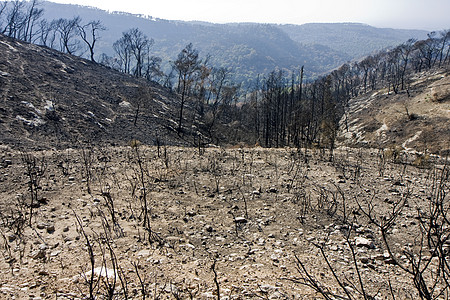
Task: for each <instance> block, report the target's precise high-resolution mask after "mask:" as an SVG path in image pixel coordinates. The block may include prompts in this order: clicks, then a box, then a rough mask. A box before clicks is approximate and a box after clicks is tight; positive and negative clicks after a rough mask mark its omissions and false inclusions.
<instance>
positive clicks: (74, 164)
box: [0, 142, 449, 299]
mask: <svg viewBox="0 0 450 300" xmlns="http://www.w3.org/2000/svg"><path fill="white" fill-rule="evenodd" d="M396 151H398V152H396ZM328 158H329V157H328V153H326V154H323V153H321V152H318V151H313V150H309V151H308V152H307V154H306V156H305V153H304V151H300V152H298V151H297V150H295V149H262V148H235V149H234V148H233V149H231V148H229V149H225V148H207V149H195V148H180V147H161V148H159V149H158V148H156V147H147V146H142V145H139V143H138V142H135V143H133V144H132V146H129V147H116V148H113V147H109V148H95V149H93V148H84V149H78V150H73V149H67V150H60V151H56V150H54V151H44V152H35V153H19V152H17V151H13V150H11V149H10V148H8V147H3V148H2V154H1V157H0V183H1V184H0V189H1V191H0V217H1V220H0V221H1V224H0V225H1V226H0V228H1V231H0V233H1V236H2V238H0V240H1V247H0V252H1V253H2V257H1V259H0V266H1V268H0V270H1V271H0V272H1V273H0V298H2V299H84V298H89V296H90V295H92V296H95V297H96V299H108V293H109V294H110V295H112V296H111V297H110V298H112V299H127V298H128V299H144V298H145V297H147V298H150V299H189V298H191V299H219V297H218V295H217V294H218V293H217V291H218V290H219V295H220V299H315V298H321V295H320V293H318V292H317V289H316V290H314V289H313V288H311V287H307V286H305V285H304V283H306V284H310V285H311V283H312V282H316V283H317V284H318V286H320V287H321V288H322V289H326V288H329V292H334V293H340V294H341V295H343V296H348V295H346V294H345V293H349V295H351V296H352V297H354V298H356V299H357V298H363V296H362V294H361V293H362V292H363V289H362V288H361V283H360V281H359V279H358V274H360V275H361V282H362V286H363V287H364V292H366V293H367V294H368V295H369V294H370V295H372V296H376V298H377V299H386V298H389V299H390V298H391V291H390V288H389V282H390V286H391V288H392V291H393V293H394V294H395V295H396V297H397V298H398V299H405V298H413V299H414V298H416V297H418V295H417V292H416V290H415V288H414V285H413V280H412V276H411V275H410V274H408V272H407V271H405V270H402V269H401V268H399V267H398V266H397V265H395V264H393V258H395V259H397V260H398V262H400V263H402V265H403V264H404V265H405V266H408V265H409V264H408V253H420V254H421V255H422V256H423V257H422V258H423V261H429V262H431V264H430V265H431V266H433V264H434V261H433V260H432V259H431V253H430V252H429V251H428V252H427V251H425V250H424V249H425V247H424V246H423V244H421V239H420V238H419V237H420V236H421V234H420V233H421V230H420V224H421V222H420V221H421V218H418V212H421V211H426V210H427V209H428V207H429V203H430V201H429V200H430V199H435V198H434V197H435V194H436V193H435V192H436V189H435V188H434V187H435V186H436V184H435V183H436V178H438V175H439V174H442V169H443V168H444V161H443V159H442V158H438V157H433V156H426V157H425V156H422V157H419V156H415V155H409V156H408V155H407V154H405V153H403V152H400V151H399V150H396V149H388V150H386V151H384V152H380V151H376V150H368V149H349V148H342V149H339V150H338V151H336V153H335V156H334V159H333V161H331V162H330V161H329V159H328ZM441 178H442V177H441ZM442 182H443V186H442V189H443V191H444V192H446V194H444V198H443V199H444V200H445V201H446V202H447V201H448V200H449V199H448V192H449V185H448V173H447V178H446V179H445V180H443V181H442ZM31 189H33V190H34V191H37V193H36V194H34V195H35V197H34V198H32V196H31ZM32 199H33V200H32ZM31 201H33V205H30V204H31ZM358 204H359V206H358ZM145 206H147V210H145ZM398 208H401V210H398V211H396V209H398ZM371 209H372V210H371ZM146 212H147V218H146V217H145V214H146ZM364 212H366V213H367V212H370V216H372V217H373V218H374V219H376V220H379V221H380V222H385V221H386V220H389V216H391V214H392V213H393V212H394V213H395V214H396V216H397V218H396V219H395V222H393V225H392V227H390V228H389V233H388V241H389V245H390V246H391V250H392V254H390V253H389V252H387V248H386V245H385V244H384V243H383V240H382V238H381V236H380V232H381V231H380V228H379V227H377V226H375V225H374V224H371V223H370V222H369V220H368V218H367V216H366V215H365V214H364ZM383 216H384V218H383ZM144 223H145V224H144ZM384 224H386V222H385V223H384ZM349 229H350V230H349ZM349 245H350V246H349ZM420 249H422V250H424V251H422V252H420V251H419V250H420ZM352 251H353V253H352ZM408 251H409V252H408ZM322 252H323V254H325V257H326V258H327V260H328V263H329V264H330V266H331V267H332V268H333V271H334V272H335V274H336V276H337V277H338V278H340V281H341V282H342V283H343V286H345V291H344V289H343V288H341V287H340V286H339V284H338V282H337V281H336V280H335V277H334V276H333V273H332V272H331V270H330V267H329V266H328V265H327V261H326V260H325V259H324V256H323V255H322ZM391 255H392V256H393V257H392V256H391ZM302 266H304V267H305V269H303V268H302ZM427 270H430V272H428V271H427ZM432 270H433V268H432V267H430V268H429V269H426V272H424V274H425V278H426V280H428V281H427V282H432V281H431V280H432V279H430V278H431V277H427V276H431V274H433V273H432V272H433V271H432ZM305 272H306V273H305ZM92 273H93V274H92ZM91 275H92V276H91ZM308 276H310V277H308ZM308 278H310V279H311V278H312V279H313V280H312V281H311V280H310V281H308ZM345 278H346V279H345ZM302 283H303V284H302ZM440 284H441V283H439V284H438V285H437V286H438V287H439V286H440ZM436 292H437V290H436V291H434V293H436ZM143 295H145V297H144V296H143ZM416 299H417V298H416Z"/></svg>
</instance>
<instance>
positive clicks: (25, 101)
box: [0, 36, 189, 148]
mask: <svg viewBox="0 0 450 300" xmlns="http://www.w3.org/2000/svg"><path fill="white" fill-rule="evenodd" d="M0 53H1V56H0V101H1V105H0V141H1V142H2V143H3V144H7V145H10V146H15V147H29V146H34V147H35V148H55V147H56V148H58V147H65V146H68V145H70V146H72V145H76V143H77V142H80V141H83V142H94V143H102V142H108V143H111V144H125V143H128V142H129V141H130V140H132V139H138V140H140V141H142V142H144V143H146V144H154V143H156V142H157V140H159V141H160V142H162V143H167V144H178V145H184V144H187V139H188V138H187V137H186V135H185V137H184V138H181V137H179V136H178V135H177V134H176V132H175V131H174V130H173V128H176V123H175V121H174V120H176V115H177V110H178V108H177V105H178V98H177V96H176V95H174V94H173V93H171V92H170V91H168V90H166V89H164V88H162V87H161V86H159V85H157V84H152V83H150V82H148V81H145V80H140V79H136V78H134V77H131V76H129V75H126V74H123V73H120V72H117V71H114V70H112V69H109V68H105V67H103V66H101V65H98V64H95V63H92V62H90V61H87V60H84V59H81V58H78V57H74V56H70V55H67V54H63V53H60V52H58V51H55V50H53V49H49V48H45V47H40V46H36V45H33V44H28V43H24V42H21V41H18V40H13V39H10V38H7V37H5V36H0ZM186 116H187V117H188V116H189V110H188V113H187V114H186Z"/></svg>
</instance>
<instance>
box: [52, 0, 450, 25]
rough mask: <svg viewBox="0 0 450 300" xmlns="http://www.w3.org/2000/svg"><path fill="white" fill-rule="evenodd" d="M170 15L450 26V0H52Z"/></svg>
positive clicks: (205, 18)
mask: <svg viewBox="0 0 450 300" xmlns="http://www.w3.org/2000/svg"><path fill="white" fill-rule="evenodd" d="M51 1H52V2H58V3H73V4H80V5H87V6H94V7H98V8H101V9H104V10H110V11H126V12H130V13H135V14H144V15H150V16H153V17H156V18H162V19H168V20H187V21H192V20H199V21H209V22H215V23H226V22H260V23H291V24H304V23H310V22H361V23H366V24H369V25H372V26H377V27H393V28H414V29H427V30H441V29H450V0H307V1H306V0H96V1H92V0H51Z"/></svg>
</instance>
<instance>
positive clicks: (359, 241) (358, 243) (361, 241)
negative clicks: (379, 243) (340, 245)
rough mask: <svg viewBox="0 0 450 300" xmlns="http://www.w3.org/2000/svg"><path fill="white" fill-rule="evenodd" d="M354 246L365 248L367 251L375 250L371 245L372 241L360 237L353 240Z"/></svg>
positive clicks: (373, 245) (372, 244)
mask: <svg viewBox="0 0 450 300" xmlns="http://www.w3.org/2000/svg"><path fill="white" fill-rule="evenodd" d="M355 244H356V246H357V247H366V248H369V249H375V244H374V243H373V241H371V240H369V239H366V238H363V237H360V236H358V237H356V238H355Z"/></svg>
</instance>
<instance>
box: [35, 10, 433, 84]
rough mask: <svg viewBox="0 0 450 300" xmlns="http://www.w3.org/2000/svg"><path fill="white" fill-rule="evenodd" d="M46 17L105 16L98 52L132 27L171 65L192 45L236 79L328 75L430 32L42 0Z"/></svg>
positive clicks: (86, 18)
mask: <svg viewBox="0 0 450 300" xmlns="http://www.w3.org/2000/svg"><path fill="white" fill-rule="evenodd" d="M41 5H42V8H44V13H45V18H47V19H49V20H52V19H57V18H73V17H74V16H80V17H81V19H82V20H83V22H89V21H91V20H100V21H101V22H102V23H103V25H104V26H105V27H106V28H107V30H106V31H104V32H102V33H101V40H100V41H99V43H98V46H97V49H96V53H97V55H100V54H101V53H105V54H107V55H110V56H112V55H114V51H113V48H112V44H113V43H114V42H115V41H116V40H118V39H119V38H120V37H121V36H122V33H123V32H125V31H127V30H128V29H130V28H139V29H140V30H141V31H142V32H143V33H145V34H146V35H147V36H148V37H149V38H152V39H154V41H155V43H154V46H153V49H152V51H153V53H154V55H155V56H159V57H161V58H162V60H163V62H165V63H166V69H167V67H168V65H169V64H168V63H169V62H170V61H173V60H174V59H176V56H177V54H178V53H179V52H180V51H181V49H183V48H184V46H186V45H187V44H188V43H193V45H194V47H195V48H196V49H198V50H199V52H200V55H201V56H203V57H205V56H206V55H208V54H209V55H211V63H212V64H213V65H214V66H217V67H228V68H231V69H232V71H233V73H234V74H235V78H234V80H235V81H237V82H245V81H248V80H252V79H254V78H255V77H256V76H257V75H258V74H265V73H268V72H270V71H272V70H274V69H282V70H283V69H285V70H290V71H292V70H299V69H300V67H301V66H305V76H306V77H307V78H308V77H309V78H312V77H315V76H317V75H320V74H323V73H326V72H328V71H330V70H332V69H334V68H336V67H338V66H340V65H341V64H343V63H345V62H348V61H352V60H357V59H359V58H362V57H364V56H366V55H368V54H371V53H373V52H375V51H379V50H381V49H385V48H389V47H392V46H396V45H398V44H400V43H403V42H405V41H407V40H408V39H410V38H416V39H422V38H425V37H426V34H427V32H426V31H422V30H400V29H384V28H375V27H371V26H368V25H365V24H359V23H340V24H304V25H277V24H257V23H231V24H213V23H206V22H185V21H169V20H163V19H158V18H154V17H151V16H143V15H133V14H128V13H123V12H107V11H104V10H100V9H96V8H92V7H84V6H78V5H66V4H56V3H52V2H42V4H41Z"/></svg>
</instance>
